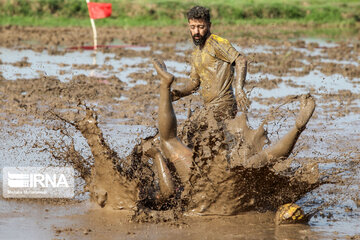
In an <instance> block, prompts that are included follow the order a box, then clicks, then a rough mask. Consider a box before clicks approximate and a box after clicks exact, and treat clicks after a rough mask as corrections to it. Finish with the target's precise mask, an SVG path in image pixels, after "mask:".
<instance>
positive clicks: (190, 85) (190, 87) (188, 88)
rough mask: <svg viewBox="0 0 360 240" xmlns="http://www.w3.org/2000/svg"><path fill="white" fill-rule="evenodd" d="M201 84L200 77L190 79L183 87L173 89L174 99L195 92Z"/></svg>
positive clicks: (172, 95)
mask: <svg viewBox="0 0 360 240" xmlns="http://www.w3.org/2000/svg"><path fill="white" fill-rule="evenodd" d="M199 86H200V81H199V79H197V78H195V79H190V81H188V82H187V84H185V86H184V87H183V88H181V89H174V90H172V91H171V97H172V101H177V100H179V99H180V98H182V97H185V96H188V95H190V94H192V93H194V92H195V91H196V90H197V89H198V88H199Z"/></svg>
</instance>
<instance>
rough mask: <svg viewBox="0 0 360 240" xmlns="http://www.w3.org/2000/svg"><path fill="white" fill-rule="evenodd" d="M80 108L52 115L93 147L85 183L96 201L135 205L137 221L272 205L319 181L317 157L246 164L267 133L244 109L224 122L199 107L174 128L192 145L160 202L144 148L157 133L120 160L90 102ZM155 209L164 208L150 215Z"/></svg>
mask: <svg viewBox="0 0 360 240" xmlns="http://www.w3.org/2000/svg"><path fill="white" fill-rule="evenodd" d="M83 112H86V115H85V116H84V118H83V119H82V120H81V121H77V122H70V121H68V120H66V119H64V118H63V117H61V116H60V115H57V114H55V116H56V117H57V118H58V119H60V120H62V121H65V122H66V123H69V124H70V125H72V126H74V127H75V128H76V129H77V130H79V131H80V132H81V134H82V135H83V137H84V138H85V139H86V140H87V143H88V145H89V146H90V149H91V152H92V155H93V158H94V164H93V165H92V167H91V173H90V174H82V175H81V176H82V177H83V178H84V180H85V181H86V182H87V185H88V187H87V190H88V191H90V193H91V197H92V199H93V200H94V201H95V202H97V203H98V204H99V205H100V206H101V207H108V208H111V209H116V210H118V209H126V210H132V211H134V214H135V215H134V217H135V218H134V219H136V220H137V221H160V219H161V220H164V219H166V221H168V220H171V219H173V220H174V219H177V218H179V217H180V216H181V215H182V214H184V213H185V214H187V215H188V214H195V215H235V214H239V213H240V212H244V211H250V210H257V211H266V210H275V209H277V208H278V207H279V206H280V205H282V204H284V203H289V202H295V201H297V200H299V199H300V198H301V197H303V196H304V195H305V194H306V193H307V192H309V191H311V190H313V189H315V188H316V187H318V186H319V185H320V181H319V172H318V166H317V164H316V163H310V164H307V165H304V166H303V167H301V168H299V169H297V170H296V171H292V170H291V168H290V165H291V160H290V161H286V162H284V159H278V160H276V161H273V162H269V163H266V164H260V165H259V164H257V165H256V166H251V167H250V166H248V164H247V163H246V161H244V159H247V158H249V156H251V155H254V154H256V153H257V152H259V151H261V150H262V149H263V147H264V145H265V144H266V143H267V136H266V132H265V131H264V130H262V131H261V130H260V131H258V130H253V129H251V128H250V127H248V125H247V119H246V116H245V115H241V116H239V117H237V118H236V119H234V120H231V121H228V122H226V123H225V122H218V121H216V120H215V118H214V116H212V115H211V114H210V115H209V114H208V113H207V112H205V111H200V112H199V113H198V114H194V115H193V116H192V117H190V118H189V119H188V120H187V121H185V122H184V124H183V125H182V126H181V127H180V128H179V129H181V131H180V136H181V137H182V138H183V140H184V142H185V143H186V144H187V145H188V146H190V147H191V148H192V149H194V162H193V168H192V170H191V174H190V181H189V183H183V184H181V183H180V182H179V181H175V183H176V188H177V191H176V193H175V194H174V195H173V196H172V197H171V198H170V199H166V200H165V201H164V200H163V199H161V196H160V195H161V194H160V191H159V179H158V178H157V176H158V175H157V174H158V172H159V171H160V169H158V166H155V164H153V159H152V158H151V157H149V155H148V154H147V151H149V148H151V147H155V146H156V145H158V141H157V135H155V136H153V137H149V138H147V139H145V140H142V142H141V143H140V144H138V145H136V146H135V147H134V149H133V150H132V152H131V154H130V155H129V156H128V157H127V158H126V159H120V158H119V157H118V154H117V153H116V152H115V151H114V150H112V149H111V148H110V147H109V145H108V144H107V142H106V140H105V139H104V137H103V133H102V131H101V129H100V128H99V126H98V122H97V115H96V112H95V111H93V110H91V109H90V108H88V107H84V108H83ZM234 126H236V127H234ZM262 127H263V126H262V125H261V126H260V127H259V129H262ZM238 129H242V131H241V132H239V131H238ZM149 144H150V146H149ZM69 149H70V150H71V151H72V153H71V154H69V155H70V156H71V155H74V154H75V155H78V153H76V151H75V150H74V148H69ZM68 159H73V157H72V158H68ZM70 163H71V164H74V161H70ZM79 164H80V165H79ZM81 165H83V166H81ZM168 165H170V169H171V170H172V174H173V178H174V179H178V177H177V174H176V171H175V169H174V167H171V164H170V163H169V162H168ZM284 165H286V166H284ZM88 166H89V163H88V162H87V161H86V160H85V159H84V158H82V163H80V162H79V161H77V162H76V165H75V166H74V167H76V169H88ZM82 172H83V171H82ZM84 176H85V177H84ZM153 210H162V211H160V212H157V213H156V214H154V212H152V211H153ZM164 210H166V211H164ZM151 212H152V213H151ZM154 216H156V217H154Z"/></svg>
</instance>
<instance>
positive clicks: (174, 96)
mask: <svg viewBox="0 0 360 240" xmlns="http://www.w3.org/2000/svg"><path fill="white" fill-rule="evenodd" d="M181 97H182V94H181V92H180V91H179V90H176V89H174V90H172V91H171V100H172V101H173V102H174V101H177V100H179V99H180V98H181Z"/></svg>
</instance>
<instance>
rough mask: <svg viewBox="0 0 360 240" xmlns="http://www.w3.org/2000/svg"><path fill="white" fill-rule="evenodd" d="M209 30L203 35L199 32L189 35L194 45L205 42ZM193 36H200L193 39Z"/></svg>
mask: <svg viewBox="0 0 360 240" xmlns="http://www.w3.org/2000/svg"><path fill="white" fill-rule="evenodd" d="M208 33H209V31H207V32H206V33H205V34H204V36H201V35H200V33H197V34H194V35H191V37H192V39H193V42H194V44H195V46H201V45H203V44H204V43H205V41H206V39H207V36H208ZM195 37H200V38H199V39H195Z"/></svg>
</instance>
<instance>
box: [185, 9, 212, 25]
mask: <svg viewBox="0 0 360 240" xmlns="http://www.w3.org/2000/svg"><path fill="white" fill-rule="evenodd" d="M186 15H187V18H188V20H190V19H204V20H205V21H206V22H208V23H210V11H209V9H207V8H205V7H202V6H195V7H193V8H192V9H190V10H189V11H188V12H187V14H186Z"/></svg>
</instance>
